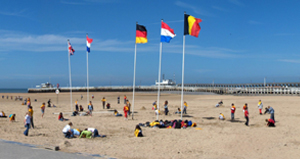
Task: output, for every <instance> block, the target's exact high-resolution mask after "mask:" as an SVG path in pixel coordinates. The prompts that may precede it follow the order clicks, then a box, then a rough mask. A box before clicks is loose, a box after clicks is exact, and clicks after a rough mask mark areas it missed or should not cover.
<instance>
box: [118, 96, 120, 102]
mask: <svg viewBox="0 0 300 159" xmlns="http://www.w3.org/2000/svg"><path fill="white" fill-rule="evenodd" d="M118 104H120V96H118Z"/></svg>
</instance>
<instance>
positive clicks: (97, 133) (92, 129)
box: [85, 128, 101, 137]
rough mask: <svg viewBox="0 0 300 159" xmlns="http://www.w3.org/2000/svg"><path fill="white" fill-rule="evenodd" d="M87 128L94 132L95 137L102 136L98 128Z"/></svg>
mask: <svg viewBox="0 0 300 159" xmlns="http://www.w3.org/2000/svg"><path fill="white" fill-rule="evenodd" d="M85 130H87V131H90V132H92V133H93V137H101V136H100V135H99V132H98V130H97V129H95V128H86V129H85Z"/></svg>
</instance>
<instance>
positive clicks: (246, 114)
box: [244, 107, 249, 126]
mask: <svg viewBox="0 0 300 159" xmlns="http://www.w3.org/2000/svg"><path fill="white" fill-rule="evenodd" d="M244 114H245V118H246V122H245V125H247V126H249V125H248V124H249V112H248V108H247V107H246V108H245V112H244Z"/></svg>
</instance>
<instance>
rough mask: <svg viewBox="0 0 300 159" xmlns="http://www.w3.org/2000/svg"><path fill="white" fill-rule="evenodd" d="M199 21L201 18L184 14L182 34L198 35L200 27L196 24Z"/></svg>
mask: <svg viewBox="0 0 300 159" xmlns="http://www.w3.org/2000/svg"><path fill="white" fill-rule="evenodd" d="M200 22H202V20H201V19H199V18H195V17H193V16H191V15H188V14H184V35H191V36H194V37H198V35H199V32H200V30H201V27H200V25H199V24H198V23H200Z"/></svg>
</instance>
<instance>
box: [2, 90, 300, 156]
mask: <svg viewBox="0 0 300 159" xmlns="http://www.w3.org/2000/svg"><path fill="white" fill-rule="evenodd" d="M81 94H82V95H83V96H84V98H83V99H82V100H81V99H80V96H81ZM2 95H4V96H5V98H4V99H2V98H1V99H0V108H1V109H0V111H1V110H2V111H4V112H5V113H6V114H7V115H9V114H12V113H15V114H16V122H13V123H10V122H9V119H8V118H0V134H1V135H0V138H1V139H4V140H11V141H18V142H22V143H30V144H36V145H53V146H55V145H56V146H60V148H61V151H65V152H84V153H91V154H100V155H107V156H109V157H115V158H123V159H126V158H138V159H141V158H145V159H150V158H178V159H179V158H180V159H181V158H228V159H231V158H241V159H242V158H299V154H300V149H299V145H300V137H299V136H298V133H299V130H300V127H299V126H297V121H298V120H299V117H300V112H299V109H298V103H299V97H298V96H225V95H185V96H184V100H185V101H187V103H188V105H189V106H188V109H187V116H186V117H184V118H183V119H184V120H186V119H187V120H192V121H193V122H196V123H197V125H198V126H197V128H201V130H198V129H195V128H190V127H189V128H187V129H159V128H149V127H142V130H143V134H144V136H145V137H142V138H137V137H135V136H134V128H135V125H137V124H138V123H145V122H147V121H149V122H152V121H154V120H155V119H156V116H155V115H154V111H153V110H152V103H153V102H154V101H155V100H156V99H157V94H155V93H136V96H135V106H134V111H135V112H136V113H135V115H134V120H132V119H131V116H130V117H129V120H127V121H126V120H124V117H115V116H114V115H113V113H112V112H108V111H107V110H106V109H105V110H103V108H102V103H101V99H102V97H105V98H106V99H107V102H108V103H110V104H111V107H112V109H117V110H118V111H119V112H120V113H122V114H123V111H122V110H123V107H124V104H123V96H124V95H127V97H128V99H129V100H130V101H131V102H132V93H128V92H127V93H124V92H113V93H112V92H91V93H90V98H91V96H92V95H94V96H95V98H94V99H93V100H92V102H93V105H94V113H93V116H92V117H90V116H75V117H73V116H70V115H71V114H68V113H70V112H71V111H70V109H71V108H70V97H69V93H60V94H59V100H58V104H57V101H56V98H57V95H56V94H55V93H39V94H27V93H23V94H22V93H1V96H2ZM7 95H8V96H13V97H15V96H22V97H23V98H24V99H25V98H27V97H30V98H31V100H32V106H33V111H34V115H33V117H34V125H35V128H34V129H30V130H29V136H28V137H26V136H24V135H23V131H24V130H25V128H24V124H23V121H24V116H25V113H26V112H27V111H28V110H27V106H26V105H22V104H21V103H22V102H21V101H15V100H14V99H13V100H11V99H10V98H9V99H6V96H7ZM118 96H120V101H121V104H117V97H118ZM34 99H37V102H34ZM48 99H51V100H52V102H53V103H54V104H55V105H56V106H57V107H55V108H54V107H51V108H48V107H46V110H45V116H44V118H41V111H40V106H41V104H42V103H43V102H45V103H46V102H47V101H48ZM76 99H78V103H79V105H83V107H84V109H85V110H86V109H87V100H86V93H73V102H75V100H76ZM221 99H222V100H223V102H224V104H223V106H221V107H218V108H216V107H215V104H217V102H218V101H220V100H221ZM259 99H261V100H262V102H263V104H264V108H265V107H266V106H268V105H270V106H272V107H273V108H274V109H275V119H276V127H275V128H269V127H266V122H265V119H267V118H269V117H270V115H269V114H265V115H259V110H258V107H257V103H258V100H259ZM165 100H168V101H169V110H170V115H168V116H165V115H160V117H159V119H163V120H173V119H180V115H178V114H174V112H175V111H176V110H177V108H178V107H180V95H179V94H164V93H163V94H162V95H161V100H160V105H161V108H162V105H163V102H164V101H165ZM231 103H235V106H236V113H235V118H236V121H235V122H231V121H230V106H231ZM244 103H248V107H249V116H250V117H249V120H250V121H249V124H250V126H249V127H247V126H245V125H244V122H245V118H244V114H243V111H242V106H243V105H244ZM73 109H75V104H73ZM161 110H163V109H161ZM59 112H64V117H65V118H68V119H70V121H71V122H72V123H73V128H78V129H84V128H87V127H94V128H97V129H98V130H99V133H100V134H105V135H107V137H106V138H94V139H79V138H73V139H66V138H64V135H63V133H62V129H63V127H64V126H65V125H66V124H67V123H68V121H64V122H62V121H58V119H57V118H58V115H56V114H54V113H59ZM97 112H99V113H97ZM220 113H223V114H224V115H225V118H226V120H225V121H219V120H218V116H219V114H220ZM66 141H67V142H68V143H67V144H65V143H66Z"/></svg>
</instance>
